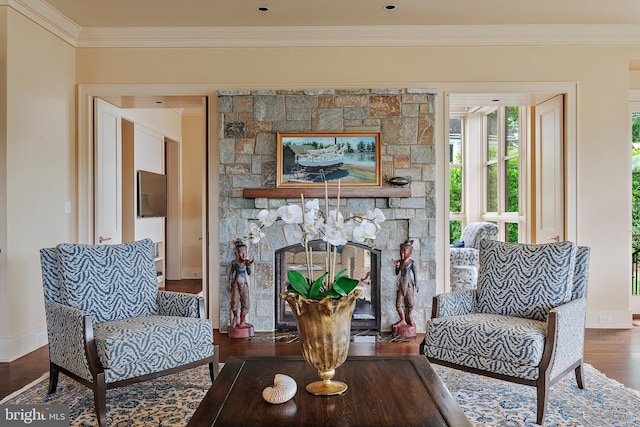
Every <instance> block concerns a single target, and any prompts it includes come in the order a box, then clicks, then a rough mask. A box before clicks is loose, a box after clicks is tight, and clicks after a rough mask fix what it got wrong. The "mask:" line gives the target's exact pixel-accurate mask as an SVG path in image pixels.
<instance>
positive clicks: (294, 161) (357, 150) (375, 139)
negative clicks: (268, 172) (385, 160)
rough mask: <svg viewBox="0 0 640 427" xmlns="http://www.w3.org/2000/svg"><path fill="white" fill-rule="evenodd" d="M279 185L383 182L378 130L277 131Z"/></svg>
mask: <svg viewBox="0 0 640 427" xmlns="http://www.w3.org/2000/svg"><path fill="white" fill-rule="evenodd" d="M276 144H277V146H276V150H277V158H276V168H277V177H276V186H277V187H287V186H289V187H300V186H322V185H324V183H325V182H336V183H337V182H341V183H342V185H343V186H380V185H381V184H382V181H381V178H380V177H381V174H380V172H381V171H380V133H379V132H315V133H314V132H299V133H296V132H278V134H277V140H276Z"/></svg>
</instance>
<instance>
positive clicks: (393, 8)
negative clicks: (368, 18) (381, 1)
mask: <svg viewBox="0 0 640 427" xmlns="http://www.w3.org/2000/svg"><path fill="white" fill-rule="evenodd" d="M396 7H397V6H396V5H395V4H387V5H385V6H384V9H385V10H395V9H396Z"/></svg>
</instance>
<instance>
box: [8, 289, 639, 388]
mask: <svg viewBox="0 0 640 427" xmlns="http://www.w3.org/2000/svg"><path fill="white" fill-rule="evenodd" d="M185 282H186V283H184V284H181V283H180V282H175V283H172V282H168V283H167V288H166V289H167V290H180V291H184V292H191V293H198V292H200V285H199V283H198V281H185ZM637 323H638V322H637ZM423 338H424V334H419V335H418V336H417V337H415V338H414V339H412V340H411V341H410V342H405V343H368V342H366V343H364V342H357V343H351V345H350V346H349V354H350V355H352V356H356V355H358V356H368V355H417V354H419V345H420V342H421V341H422V339H423ZM214 342H215V343H216V344H218V345H219V348H220V361H221V362H224V361H226V360H227V358H228V357H229V356H245V355H252V356H257V355H260V356H270V355H298V354H300V344H299V343H283V342H255V341H251V340H247V339H233V338H229V336H228V335H227V334H221V333H219V331H217V330H216V331H215V332H214ZM584 361H585V362H586V363H588V364H590V365H592V366H593V367H595V368H596V369H598V370H600V371H601V372H603V373H604V374H605V375H607V376H608V377H609V378H613V379H615V380H617V381H619V382H621V383H622V384H624V385H626V386H627V387H630V388H633V389H635V390H639V391H640V324H638V325H637V326H634V327H633V328H632V329H587V330H586V333H585V354H584ZM48 369H49V352H48V348H47V347H46V346H45V347H42V348H39V349H38V350H36V351H34V352H32V353H29V354H27V355H26V356H23V357H21V358H20V359H17V360H15V361H13V362H11V363H0V378H2V381H0V399H2V398H3V397H5V396H7V395H9V394H11V393H13V392H14V391H16V390H19V389H20V388H22V387H24V386H25V385H27V384H29V383H30V382H32V381H34V380H35V379H37V378H39V377H40V376H41V375H42V374H44V373H46V372H47V371H48ZM586 386H587V387H588V386H589V384H588V383H587V384H586Z"/></svg>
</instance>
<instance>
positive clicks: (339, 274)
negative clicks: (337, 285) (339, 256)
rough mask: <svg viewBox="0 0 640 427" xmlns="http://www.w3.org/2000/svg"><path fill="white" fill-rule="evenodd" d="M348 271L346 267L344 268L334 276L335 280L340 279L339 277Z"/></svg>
mask: <svg viewBox="0 0 640 427" xmlns="http://www.w3.org/2000/svg"><path fill="white" fill-rule="evenodd" d="M346 271H347V269H346V268H343V269H342V270H340V271H338V272H337V273H336V275H335V276H333V281H334V282H335V281H336V280H338V279H339V278H341V277H342V276H344V274H345V272H346Z"/></svg>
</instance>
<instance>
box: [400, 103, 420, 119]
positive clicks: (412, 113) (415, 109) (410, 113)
mask: <svg viewBox="0 0 640 427" xmlns="http://www.w3.org/2000/svg"><path fill="white" fill-rule="evenodd" d="M419 111H420V108H419V106H418V104H402V117H418V113H419Z"/></svg>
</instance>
